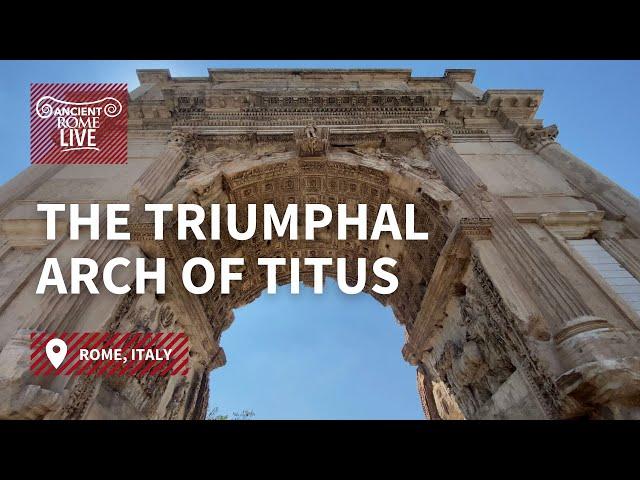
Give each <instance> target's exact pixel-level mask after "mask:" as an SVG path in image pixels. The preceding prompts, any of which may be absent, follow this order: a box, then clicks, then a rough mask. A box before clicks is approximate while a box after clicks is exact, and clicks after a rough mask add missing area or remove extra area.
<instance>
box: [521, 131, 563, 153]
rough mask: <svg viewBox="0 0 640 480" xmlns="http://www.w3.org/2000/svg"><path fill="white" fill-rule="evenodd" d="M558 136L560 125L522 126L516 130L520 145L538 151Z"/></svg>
mask: <svg viewBox="0 0 640 480" xmlns="http://www.w3.org/2000/svg"><path fill="white" fill-rule="evenodd" d="M557 136H558V127H557V126H555V125H549V126H548V127H540V126H538V127H521V128H519V129H518V131H517V132H516V138H517V139H518V142H519V143H520V145H521V146H522V147H524V148H526V149H528V150H534V151H536V152H537V151H538V150H540V149H541V148H542V147H544V146H546V145H549V144H550V143H554V142H555V141H556V137H557Z"/></svg>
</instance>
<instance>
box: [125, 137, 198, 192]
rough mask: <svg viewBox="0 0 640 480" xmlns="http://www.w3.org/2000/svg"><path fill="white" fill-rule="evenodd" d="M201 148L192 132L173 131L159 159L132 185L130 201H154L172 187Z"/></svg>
mask: <svg viewBox="0 0 640 480" xmlns="http://www.w3.org/2000/svg"><path fill="white" fill-rule="evenodd" d="M201 147H202V144H201V142H200V140H199V137H198V136H197V135H196V134H194V133H193V132H188V131H184V130H173V131H172V132H171V133H170V134H169V136H168V139H167V147H166V149H165V150H164V152H163V153H162V155H161V157H160V158H159V159H158V160H157V161H156V162H154V163H153V164H152V165H150V166H149V168H147V170H146V171H145V172H144V173H143V174H142V175H141V176H140V178H139V179H138V180H137V181H136V183H135V184H134V185H133V187H132V189H131V197H132V199H133V200H134V201H135V200H136V199H137V198H139V197H143V198H144V199H145V200H146V201H154V200H157V199H158V198H160V197H161V196H162V195H163V194H164V193H166V191H167V190H168V189H169V188H171V187H172V186H173V184H174V183H175V180H176V177H177V176H178V174H179V173H180V170H182V167H184V165H185V163H187V161H188V160H189V159H190V158H191V157H193V155H195V153H196V152H197V151H198V150H199V149H200V148H201Z"/></svg>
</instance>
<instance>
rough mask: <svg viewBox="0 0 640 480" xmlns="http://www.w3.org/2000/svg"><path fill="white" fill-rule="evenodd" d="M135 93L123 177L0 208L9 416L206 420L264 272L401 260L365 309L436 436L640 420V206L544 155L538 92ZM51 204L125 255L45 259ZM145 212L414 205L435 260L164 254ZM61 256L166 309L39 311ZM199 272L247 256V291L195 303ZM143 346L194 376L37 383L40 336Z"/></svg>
mask: <svg viewBox="0 0 640 480" xmlns="http://www.w3.org/2000/svg"><path fill="white" fill-rule="evenodd" d="M138 78H139V81H140V86H139V87H138V88H136V89H135V90H133V91H132V92H131V93H130V99H129V132H128V142H129V155H128V164H127V165H109V166H104V165H95V166H86V165H79V166H73V165H35V166H32V167H30V168H28V169H27V170H25V171H23V172H22V173H21V174H19V175H18V176H17V177H15V178H14V179H13V180H11V181H9V182H8V183H7V184H5V185H4V186H3V187H2V188H1V189H0V225H1V230H0V418H31V419H42V418H54V419H55V418H65V419H66V418H68V419H101V418H153V419H155V418H161V419H183V418H186V419H191V418H196V419H197V418H204V416H205V413H206V409H207V401H208V397H209V383H208V381H209V380H208V379H209V373H210V372H211V371H212V370H213V369H215V368H218V367H221V366H222V365H224V363H225V354H224V352H223V350H222V348H221V347H220V338H221V335H222V332H223V331H224V330H225V329H227V328H228V327H229V326H230V325H231V323H232V321H233V309H234V308H236V307H239V306H242V305H244V304H246V303H248V302H251V301H252V300H253V299H255V298H256V297H257V296H258V295H259V294H260V293H261V292H262V291H263V290H264V288H265V287H266V278H265V275H264V272H263V271H262V270H260V269H258V268H257V265H256V259H257V258H258V257H261V256H269V257H285V258H288V257H331V258H338V257H346V258H355V257H366V258H367V259H369V260H371V261H374V260H375V259H376V258H379V257H382V256H390V257H393V258H395V259H397V260H398V264H397V265H396V267H394V268H395V271H396V273H397V276H398V279H399V282H400V286H399V288H398V289H397V290H396V291H395V292H394V293H393V294H392V295H387V296H380V295H377V294H376V293H375V292H372V291H371V285H369V283H367V288H366V290H367V291H368V292H369V293H371V294H372V295H373V296H374V297H376V298H377V299H378V300H379V301H381V302H382V303H384V304H386V305H390V306H391V307H392V308H393V311H394V313H395V316H396V318H397V320H398V322H399V323H400V324H401V325H402V326H403V328H404V329H405V331H406V342H405V345H404V348H403V351H402V355H403V356H404V358H405V359H406V360H407V361H408V362H410V363H411V364H412V365H415V366H416V371H417V383H418V393H419V395H420V398H421V401H422V404H423V407H424V412H425V415H426V416H427V417H428V418H433V419H439V418H442V419H462V418H469V419H485V418H486V419H516V418H532V419H533V418H536V419H538V418H539V419H560V418H636V419H637V418H640V335H639V333H640V332H639V330H638V329H639V328H640V316H639V312H640V284H639V283H638V279H639V278H640V202H639V201H638V199H637V198H636V197H634V196H632V195H631V194H629V193H628V192H626V191H625V190H624V189H622V188H621V187H619V186H618V185H616V184H614V183H613V182H611V181H610V180H608V179H607V178H606V177H605V176H603V175H602V174H600V173H599V172H597V171H595V170H593V169H592V168H591V167H589V166H588V165H587V164H585V163H584V162H583V161H581V160H580V159H578V158H576V157H575V156H574V155H572V154H571V153H569V152H568V151H566V150H565V149H564V148H563V147H562V146H561V145H560V144H558V143H557V141H556V137H557V135H558V129H557V128H556V127H555V126H553V125H552V126H544V125H543V123H542V121H541V120H538V119H536V118H535V115H536V110H537V108H538V106H539V104H540V101H541V99H542V91H539V90H487V91H484V92H483V91H481V90H479V89H478V88H477V87H476V86H474V85H473V79H474V71H472V70H447V71H446V72H445V74H444V75H443V76H442V77H412V76H411V72H410V71H408V70H295V71H294V70H217V69H211V70H209V75H208V76H207V77H197V78H191V77H190V78H174V77H172V76H171V74H170V72H169V71H167V70H142V71H139V72H138ZM46 202H54V203H55V202H57V203H71V202H73V203H81V204H82V203H97V202H100V203H118V202H120V203H130V204H131V205H132V210H131V212H130V216H129V230H130V232H131V235H132V241H131V242H114V241H109V240H106V239H100V240H98V241H88V240H87V241H82V240H80V241H70V240H69V239H68V237H66V236H65V235H58V237H57V238H58V239H57V240H55V241H47V240H46V235H45V219H44V216H43V215H42V214H39V213H38V212H37V211H36V204H37V203H46ZM147 203H171V204H178V203H199V204H201V205H202V206H203V207H205V210H206V207H207V206H208V205H211V204H212V203H220V204H226V203H236V204H238V205H239V206H240V207H241V206H242V205H246V204H250V203H257V204H264V203H273V204H275V205H276V206H277V205H285V204H290V203H297V204H299V205H305V204H309V203H324V204H327V205H330V206H331V205H337V204H339V203H351V204H355V203H366V204H368V205H369V206H370V208H372V209H375V208H376V206H379V205H380V204H382V203H391V204H393V205H398V206H400V205H403V204H406V203H413V204H415V205H416V224H417V225H418V227H419V231H428V232H429V240H428V241H427V242H407V241H404V240H392V239H389V240H379V241H371V240H358V239H357V238H354V239H347V240H337V238H336V235H335V232H332V231H328V232H326V234H325V235H320V236H318V237H317V238H316V239H315V240H314V241H305V240H303V239H301V240H289V239H274V240H272V241H264V240H256V241H251V242H238V241H235V240H233V239H232V238H230V237H224V235H223V238H221V240H217V241H213V240H210V241H195V240H194V239H187V240H178V239H177V237H176V236H175V232H172V231H171V229H170V228H169V227H167V230H166V231H165V236H164V239H163V240H162V241H159V240H154V236H153V225H152V220H150V219H149V217H148V216H147V215H146V214H145V212H144V205H145V204H147ZM400 211H401V210H400ZM170 224H171V222H170V221H169V222H166V225H170ZM61 228H62V227H61ZM52 256H55V257H57V258H58V259H59V260H60V264H61V265H62V268H63V271H64V269H65V262H66V264H67V265H68V262H69V259H70V258H71V257H90V258H93V259H95V260H97V261H98V263H100V262H102V263H104V262H105V261H107V260H108V259H110V258H113V257H114V256H123V257H126V258H129V259H131V260H132V262H134V263H135V260H134V259H135V258H139V257H147V258H149V259H150V261H151V260H152V259H154V258H157V257H165V258H166V259H167V290H166V294H164V295H159V294H157V292H153V291H148V292H147V293H145V294H143V295H137V294H135V292H134V291H132V292H131V293H130V294H127V295H114V294H110V293H108V292H103V291H102V290H101V292H103V293H101V294H100V295H93V296H92V295H90V294H89V293H87V292H84V293H81V294H78V295H65V296H60V295H57V294H56V293H55V292H53V291H48V292H47V293H45V294H44V295H36V294H35V290H36V284H37V281H38V278H39V275H40V271H41V269H42V264H43V262H44V259H45V258H47V257H52ZM195 256H202V257H206V258H210V259H219V258H221V257H225V256H227V257H230V256H242V257H244V258H245V259H246V262H245V267H244V272H243V273H244V281H243V282H242V287H241V288H238V289H235V290H234V291H232V292H231V294H229V295H220V292H219V291H216V290H215V289H214V291H212V292H211V293H210V294H207V295H199V296H195V295H192V294H189V293H188V292H187V291H186V290H185V289H184V287H183V286H182V284H181V282H180V271H181V268H182V266H183V265H184V263H185V261H187V260H188V259H189V258H192V257H195ZM67 268H68V267H67ZM335 273H336V272H335V265H334V267H333V270H332V269H331V268H329V269H328V271H327V274H328V275H331V276H335ZM351 273H353V272H351ZM309 274H310V272H309V271H305V270H303V272H302V274H301V275H302V279H303V280H305V279H308V275H309ZM289 275H290V272H287V270H286V268H283V269H282V270H281V271H280V272H279V274H278V282H279V283H282V284H284V283H288V281H289ZM121 280H122V282H125V283H126V282H132V281H133V279H132V278H123V279H121ZM122 282H120V283H122ZM138 330H144V331H151V332H161V331H166V332H184V333H186V334H187V335H188V337H189V339H190V345H191V357H190V369H189V373H188V375H187V376H176V377H162V376H144V377H140V378H136V377H126V378H124V377H95V376H57V377H34V376H33V375H32V374H31V372H30V369H29V358H30V349H29V338H30V334H31V333H32V332H34V331H112V332H115V331H123V332H124V331H138ZM375 361H376V356H375V355H372V358H371V362H370V364H371V368H375Z"/></svg>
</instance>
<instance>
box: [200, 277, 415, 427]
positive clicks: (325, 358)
mask: <svg viewBox="0 0 640 480" xmlns="http://www.w3.org/2000/svg"><path fill="white" fill-rule="evenodd" d="M234 313H235V320H234V323H233V325H232V327H231V328H229V329H228V330H227V331H225V332H224V333H223V335H222V338H221V346H222V347H223V348H224V350H225V352H226V359H227V363H226V365H225V366H224V367H223V368H219V369H216V370H214V371H213V372H211V373H210V377H209V378H210V381H209V385H210V386H211V387H210V389H211V390H210V397H209V412H210V414H209V417H210V418H216V417H219V416H223V415H226V416H228V417H229V418H238V417H241V418H242V417H243V416H245V415H243V412H246V411H251V412H253V413H254V414H255V416H254V417H253V418H256V419H423V418H424V413H423V410H422V406H421V403H420V398H419V396H418V393H417V391H416V371H415V367H413V366H411V365H409V364H408V363H406V362H405V361H404V359H403V358H402V355H401V353H400V350H401V348H402V345H403V344H404V340H405V339H404V328H403V327H402V326H401V325H399V324H398V323H397V321H396V320H395V317H394V315H393V312H392V310H391V308H390V307H384V306H383V305H381V304H380V303H379V302H377V301H376V300H375V299H374V298H372V297H371V296H370V295H366V294H364V293H361V294H357V295H346V294H344V293H342V292H341V291H340V290H339V288H338V286H337V284H336V282H335V280H333V279H331V278H328V279H327V280H326V282H325V291H324V293H323V294H322V295H316V294H314V293H313V290H312V288H310V287H308V286H303V287H302V288H301V291H300V294H299V295H291V294H290V292H289V288H288V286H281V287H280V288H278V291H277V293H276V294H268V293H267V292H266V291H265V292H263V293H262V294H261V295H260V296H259V297H258V298H257V299H256V300H254V301H253V302H251V303H249V304H248V305H245V306H243V307H241V308H238V309H236V310H235V311H234Z"/></svg>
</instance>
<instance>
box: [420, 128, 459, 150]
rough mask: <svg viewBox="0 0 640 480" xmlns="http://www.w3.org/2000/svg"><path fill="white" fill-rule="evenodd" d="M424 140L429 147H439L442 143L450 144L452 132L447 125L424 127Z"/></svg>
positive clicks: (422, 129)
mask: <svg viewBox="0 0 640 480" xmlns="http://www.w3.org/2000/svg"><path fill="white" fill-rule="evenodd" d="M420 130H421V131H422V135H423V139H424V142H425V144H426V145H427V146H429V147H438V146H440V145H449V142H450V141H451V136H452V132H451V130H450V129H449V128H445V127H435V128H434V127H422V128H421V129H420Z"/></svg>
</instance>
